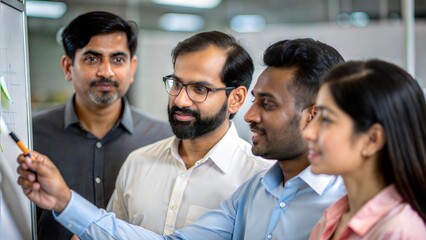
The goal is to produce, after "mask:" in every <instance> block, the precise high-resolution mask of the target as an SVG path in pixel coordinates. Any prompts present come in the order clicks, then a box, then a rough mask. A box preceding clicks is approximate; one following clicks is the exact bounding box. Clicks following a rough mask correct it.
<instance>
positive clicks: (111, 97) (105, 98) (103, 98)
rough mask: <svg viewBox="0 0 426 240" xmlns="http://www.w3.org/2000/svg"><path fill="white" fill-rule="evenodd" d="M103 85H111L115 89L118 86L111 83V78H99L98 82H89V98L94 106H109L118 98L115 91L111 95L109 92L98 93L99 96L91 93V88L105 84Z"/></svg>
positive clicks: (115, 83) (116, 83) (114, 82)
mask: <svg viewBox="0 0 426 240" xmlns="http://www.w3.org/2000/svg"><path fill="white" fill-rule="evenodd" d="M105 83H107V84H110V85H113V86H114V87H115V88H117V89H118V87H119V86H120V85H119V83H118V82H116V81H113V80H112V79H111V78H101V79H98V80H93V81H91V82H90V84H89V97H90V99H92V101H93V102H94V103H96V104H99V105H109V104H111V103H113V102H115V100H117V99H118V98H119V97H120V96H118V91H115V92H113V93H111V92H109V91H105V92H100V94H101V95H100V96H99V95H96V93H95V92H94V91H93V87H95V86H96V85H100V84H105Z"/></svg>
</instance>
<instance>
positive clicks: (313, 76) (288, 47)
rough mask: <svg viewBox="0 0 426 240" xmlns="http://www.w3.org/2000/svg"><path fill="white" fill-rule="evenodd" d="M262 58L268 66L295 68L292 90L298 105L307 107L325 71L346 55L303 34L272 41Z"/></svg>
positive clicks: (316, 92) (314, 95)
mask: <svg viewBox="0 0 426 240" xmlns="http://www.w3.org/2000/svg"><path fill="white" fill-rule="evenodd" d="M263 62H264V63H265V65H266V66H268V67H278V68H281V67H284V68H294V69H295V76H294V79H293V82H292V86H294V87H293V88H291V89H294V91H292V94H293V96H294V97H295V99H296V108H298V109H304V108H306V107H309V106H311V105H313V104H314V103H315V99H316V96H317V94H318V90H319V87H320V83H321V79H322V77H323V75H324V74H325V73H326V72H327V71H328V70H329V69H330V68H331V67H333V66H334V65H336V64H338V63H342V62H344V59H343V57H342V56H341V55H340V53H339V52H338V51H337V50H336V49H334V48H333V47H331V46H329V45H327V44H325V43H322V42H320V41H316V40H313V39H311V38H300V39H294V40H283V41H279V42H277V43H274V44H272V45H271V46H269V47H268V48H267V49H266V50H265V53H264V55H263Z"/></svg>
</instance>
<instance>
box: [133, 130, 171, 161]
mask: <svg viewBox="0 0 426 240" xmlns="http://www.w3.org/2000/svg"><path fill="white" fill-rule="evenodd" d="M175 138H176V137H175V136H171V137H168V138H165V139H162V140H159V141H157V142H154V143H151V144H149V145H146V146H143V147H140V148H138V149H135V150H134V151H132V152H131V153H130V154H129V156H128V157H127V160H126V164H138V163H139V162H141V161H147V159H154V160H156V159H159V158H160V157H161V156H162V155H163V154H164V151H168V149H170V147H171V146H172V144H173V141H174V140H175Z"/></svg>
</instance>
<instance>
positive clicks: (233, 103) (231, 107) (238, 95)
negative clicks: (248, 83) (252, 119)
mask: <svg viewBox="0 0 426 240" xmlns="http://www.w3.org/2000/svg"><path fill="white" fill-rule="evenodd" d="M246 97H247V88H245V87H243V86H239V87H237V88H235V89H233V90H232V92H231V93H230V94H229V97H228V111H229V112H230V113H236V112H237V111H238V110H240V108H241V106H243V104H244V101H245V100H246Z"/></svg>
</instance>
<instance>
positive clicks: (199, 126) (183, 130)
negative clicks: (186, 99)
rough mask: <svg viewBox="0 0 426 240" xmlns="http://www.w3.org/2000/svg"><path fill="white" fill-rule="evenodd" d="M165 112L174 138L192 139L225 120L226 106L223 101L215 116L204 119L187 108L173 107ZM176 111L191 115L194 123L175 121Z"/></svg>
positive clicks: (211, 129)
mask: <svg viewBox="0 0 426 240" xmlns="http://www.w3.org/2000/svg"><path fill="white" fill-rule="evenodd" d="M167 110H168V111H167V112H168V114H169V122H170V126H171V127H172V130H173V133H174V134H175V135H176V137H177V138H180V139H194V138H196V137H199V136H202V135H204V134H206V133H209V132H212V131H213V130H215V129H216V128H218V127H219V126H220V125H221V124H222V123H223V122H224V121H225V120H226V113H227V112H228V105H227V101H225V104H224V105H223V106H222V107H221V109H220V110H219V112H218V113H217V114H216V115H214V116H212V117H208V118H205V119H202V118H201V117H200V112H198V111H193V110H190V109H188V108H179V107H177V106H173V107H171V108H168V109H167ZM176 111H180V112H183V113H186V114H191V115H192V116H193V117H194V118H195V122H189V121H188V122H182V121H178V120H176V119H175V118H174V117H173V115H174V114H175V112H176Z"/></svg>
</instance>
